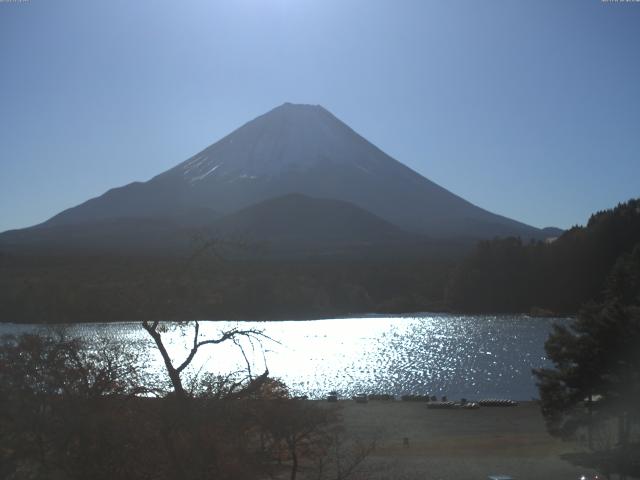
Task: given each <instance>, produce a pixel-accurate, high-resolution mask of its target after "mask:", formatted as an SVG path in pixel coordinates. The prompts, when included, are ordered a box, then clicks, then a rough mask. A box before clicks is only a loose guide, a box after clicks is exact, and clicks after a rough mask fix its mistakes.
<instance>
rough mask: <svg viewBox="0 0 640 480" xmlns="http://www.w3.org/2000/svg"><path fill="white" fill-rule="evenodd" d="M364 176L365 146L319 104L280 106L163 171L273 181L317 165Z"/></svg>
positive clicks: (196, 177)
mask: <svg viewBox="0 0 640 480" xmlns="http://www.w3.org/2000/svg"><path fill="white" fill-rule="evenodd" d="M326 161H330V162H335V163H338V164H349V165H353V166H356V167H358V168H360V169H361V170H362V171H364V172H369V173H371V172H370V170H369V169H370V168H372V167H374V165H372V164H371V163H372V161H375V155H372V154H371V144H369V143H368V142H367V141H366V140H364V139H363V138H362V137H360V136H359V135H357V134H356V133H355V132H354V131H353V130H351V129H350V128H349V127H348V126H347V125H345V124H344V123H342V122H341V121H340V120H338V119H337V118H336V117H334V116H333V115H331V113H329V112H328V111H327V110H325V109H324V108H323V107H321V106H320V105H300V104H292V103H285V104H283V105H281V106H279V107H276V108H274V109H273V110H271V111H270V112H268V113H266V114H264V115H261V116H260V117H258V118H256V119H255V120H252V121H251V122H249V123H247V124H245V125H243V126H242V127H240V128H239V129H237V130H235V131H234V132H233V133H231V134H229V135H227V136H226V137H224V138H223V139H222V140H220V141H218V142H216V143H214V144H213V145H211V146H210V147H207V148H206V149H205V150H203V151H202V152H200V153H198V154H196V155H194V156H193V157H191V158H190V159H188V160H187V161H185V162H183V163H181V164H180V165H178V166H177V167H176V168H175V169H173V170H170V171H169V172H168V173H170V174H172V173H175V171H176V170H178V171H181V172H182V175H183V177H184V178H185V179H186V180H187V181H189V182H190V183H194V182H199V181H202V180H205V179H207V178H208V177H216V179H217V180H223V181H226V182H233V181H237V180H255V179H265V178H272V177H277V176H280V175H283V174H287V173H289V172H292V171H302V170H305V169H310V168H313V167H314V166H317V165H318V164H319V163H322V162H326Z"/></svg>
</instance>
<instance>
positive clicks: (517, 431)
mask: <svg viewBox="0 0 640 480" xmlns="http://www.w3.org/2000/svg"><path fill="white" fill-rule="evenodd" d="M333 405H336V404H333ZM334 408H337V409H339V410H340V411H341V413H342V416H343V419H344V424H345V429H346V434H347V436H348V437H350V438H352V439H360V440H362V441H364V442H367V441H371V440H373V439H375V441H376V448H375V451H374V452H373V454H372V455H371V456H370V457H369V459H368V460H367V462H366V469H367V472H368V473H367V474H366V475H365V477H364V478H371V479H403V480H404V479H406V480H410V479H411V480H412V479H426V480H430V479H433V480H438V479H442V480H447V479H470V480H471V479H486V478H487V476H488V475H490V474H504V475H510V476H512V477H513V478H514V479H516V480H528V479H530V480H534V479H541V478H545V479H578V478H580V475H582V474H589V473H595V472H593V471H591V470H589V469H587V468H581V467H578V466H574V465H572V464H570V463H569V462H567V461H565V460H563V459H562V458H561V455H562V454H564V453H569V452H576V451H580V450H581V446H580V445H578V444H576V443H568V442H561V441H559V440H556V439H554V438H553V437H551V436H550V435H549V434H548V433H547V432H546V430H545V425H544V421H543V418H542V416H541V414H540V410H539V406H538V405H537V404H535V403H532V402H525V403H522V404H520V405H519V406H517V407H493V408H491V407H484V408H480V409H478V410H462V409H457V410H434V409H427V406H426V404H424V403H419V402H402V401H369V402H368V403H366V404H358V403H356V402H354V401H349V400H344V401H340V402H338V404H337V406H336V407H334ZM405 438H407V439H408V445H406V444H405V441H404V439H405Z"/></svg>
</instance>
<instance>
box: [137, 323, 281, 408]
mask: <svg viewBox="0 0 640 480" xmlns="http://www.w3.org/2000/svg"><path fill="white" fill-rule="evenodd" d="M193 325H194V330H193V341H192V343H191V350H190V351H189V353H188V354H187V356H186V358H185V359H184V360H183V361H182V362H181V363H180V364H178V365H177V366H176V365H175V364H174V362H173V360H172V359H171V357H170V356H169V352H168V351H167V348H166V347H165V345H164V342H163V340H162V332H161V328H160V326H161V324H160V322H159V321H158V320H154V321H152V322H149V321H147V320H145V321H143V322H142V327H143V328H144V329H145V330H146V331H147V333H149V335H150V336H151V338H153V341H154V342H155V344H156V347H157V348H158V351H159V352H160V355H161V356H162V360H163V362H164V365H165V369H166V371H167V374H168V375H169V379H170V380H171V385H172V386H173V392H174V394H175V396H176V397H177V398H186V397H187V396H188V395H187V391H186V390H185V388H184V385H183V381H182V376H181V375H182V372H184V370H185V369H186V368H187V367H188V366H189V365H191V363H192V362H193V359H194V358H195V356H196V354H197V353H198V349H199V348H200V347H204V346H205V345H219V344H221V343H224V342H229V341H230V342H233V343H235V344H236V345H237V346H238V348H240V351H241V352H242V354H243V357H244V359H245V361H246V362H247V374H248V380H249V382H248V383H249V384H254V383H255V382H256V380H264V379H266V378H267V376H268V375H269V370H268V368H266V366H265V371H264V372H263V373H262V374H261V375H259V376H258V377H257V378H254V377H253V375H252V373H251V367H250V364H249V361H248V360H247V357H246V355H245V354H244V349H243V348H242V345H241V343H240V340H241V339H242V338H245V339H248V340H250V341H252V340H260V339H261V338H268V337H267V336H266V335H264V333H263V332H262V331H260V330H257V329H253V328H249V329H239V328H232V329H231V330H227V331H223V332H221V333H220V336H218V337H217V338H206V339H201V338H200V322H198V321H197V320H195V321H193Z"/></svg>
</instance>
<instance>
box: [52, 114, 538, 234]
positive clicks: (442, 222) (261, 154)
mask: <svg viewBox="0 0 640 480" xmlns="http://www.w3.org/2000/svg"><path fill="white" fill-rule="evenodd" d="M289 193H302V194H305V195H308V196H310V197H315V198H324V199H334V200H340V201H344V202H348V203H351V204H353V205H356V206H357V207H359V208H362V209H364V210H367V211H369V212H370V213H372V214H374V215H376V216H377V217H380V218H382V219H384V220H386V221H387V222H390V223H392V224H395V225H397V226H399V227H400V228H402V229H404V230H406V231H413V232H420V233H427V234H428V235H430V236H432V237H465V238H492V237H494V236H505V235H519V236H521V237H524V238H529V237H531V236H533V237H541V236H542V235H543V233H542V232H541V231H540V230H538V229H535V228H532V227H530V226H528V225H523V224H521V223H519V222H516V221H513V220H510V219H508V218H504V217H501V216H499V215H494V214H492V213H490V212H487V211H485V210H483V209H481V208H478V207H476V206H474V205H472V204H471V203H469V202H467V201H466V200H464V199H462V198H460V197H458V196H456V195H454V194H452V193H451V192H449V191H447V190H446V189H444V188H442V187H440V186H439V185H436V184H435V183H433V182H432V181H430V180H428V179H427V178H425V177H423V176H422V175H420V174H418V173H416V172H415V171H413V170H411V169H410V168H408V167H406V166H405V165H403V164H402V163H400V162H398V161H397V160H395V159H393V158H391V157H390V156H389V155H387V154H385V153H384V152H383V151H382V150H380V149H379V148H377V147H376V146H375V145H373V144H372V143H370V142H368V141H367V140H366V139H365V138H363V137H362V136H360V135H358V134H357V133H356V132H354V131H353V130H352V129H351V128H350V127H349V126H347V125H346V124H345V123H343V122H342V121H340V120H339V119H338V118H336V117H335V116H334V115H333V114H331V113H330V112H329V111H327V110H326V109H325V108H323V107H322V106H320V105H308V104H294V103H284V104H282V105H280V106H278V107H276V108H274V109H272V110H270V111H269V112H267V113H265V114H263V115H260V116H259V117H257V118H254V119H253V120H251V121H249V122H247V123H246V124H244V125H242V126H241V127H240V128H238V129H236V130H234V131H233V132H231V133H230V134H229V135H227V136H226V137H224V138H222V139H221V140H219V141H218V142H216V143H214V144H213V145H210V146H209V147H207V148H205V149H204V150H202V151H201V152H199V153H197V154H196V155H194V156H192V157H191V158H189V159H187V160H186V161H184V162H182V163H180V164H178V165H177V166H175V167H174V168H172V169H170V170H167V171H166V172H164V173H161V174H160V175H158V176H156V177H154V178H153V179H151V180H150V181H148V182H144V183H141V184H131V185H128V186H125V187H121V188H118V189H113V190H110V191H109V192H107V193H106V194H104V195H103V196H101V197H99V198H95V199H92V200H89V201H87V202H86V203H85V204H83V205H80V206H78V207H76V208H73V209H70V210H68V211H65V212H62V213H61V214H59V215H57V216H56V217H54V218H53V219H51V221H50V222H48V224H50V225H53V224H62V223H79V222H83V221H95V220H96V219H104V218H121V217H126V218H131V217H137V218H141V217H145V218H150V217H153V218H157V217H167V216H177V215H182V214H181V213H180V212H184V211H191V210H193V209H194V208H208V209H212V210H215V211H216V212H220V213H221V214H223V215H225V214H230V213H233V212H237V211H238V210H240V209H242V208H245V207H249V206H251V205H254V204H257V203H259V202H262V201H265V200H268V199H269V198H275V197H279V196H282V195H286V194H289ZM294 203H295V202H294Z"/></svg>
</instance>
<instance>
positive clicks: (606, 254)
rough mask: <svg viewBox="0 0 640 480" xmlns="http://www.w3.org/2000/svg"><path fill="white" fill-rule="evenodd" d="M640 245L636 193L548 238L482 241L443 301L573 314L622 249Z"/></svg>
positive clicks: (595, 294)
mask: <svg viewBox="0 0 640 480" xmlns="http://www.w3.org/2000/svg"><path fill="white" fill-rule="evenodd" d="M635 246H640V199H634V200H630V201H628V202H626V203H622V204H619V205H618V206H616V207H615V208H613V209H611V210H605V211H601V212H597V213H595V214H593V215H592V216H591V218H590V219H589V222H588V223H587V225H586V226H585V227H574V228H571V229H570V230H568V231H566V232H565V233H564V234H563V235H562V236H560V237H559V238H558V239H556V240H555V241H552V242H530V243H525V242H523V241H522V240H521V239H519V238H505V239H495V240H491V241H484V242H480V243H479V244H478V246H477V247H476V249H475V250H474V252H473V253H472V254H471V255H469V256H468V257H466V258H465V259H464V260H463V261H462V262H460V264H458V265H457V266H456V267H455V269H454V271H453V272H452V275H451V278H450V281H449V284H448V286H447V289H446V299H445V301H446V304H447V305H449V306H450V307H452V308H453V309H455V310H458V311H463V312H530V313H540V314H546V313H554V314H574V313H576V312H577V311H578V309H579V308H580V306H581V305H582V304H584V303H585V302H588V301H598V300H600V299H601V298H602V295H603V293H604V290H605V286H606V285H605V280H606V279H607V277H608V275H609V273H610V272H611V271H612V269H613V268H614V266H615V264H616V262H617V261H618V260H619V259H621V257H622V256H623V255H626V254H629V253H630V252H631V251H632V250H633V249H634V247H635Z"/></svg>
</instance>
